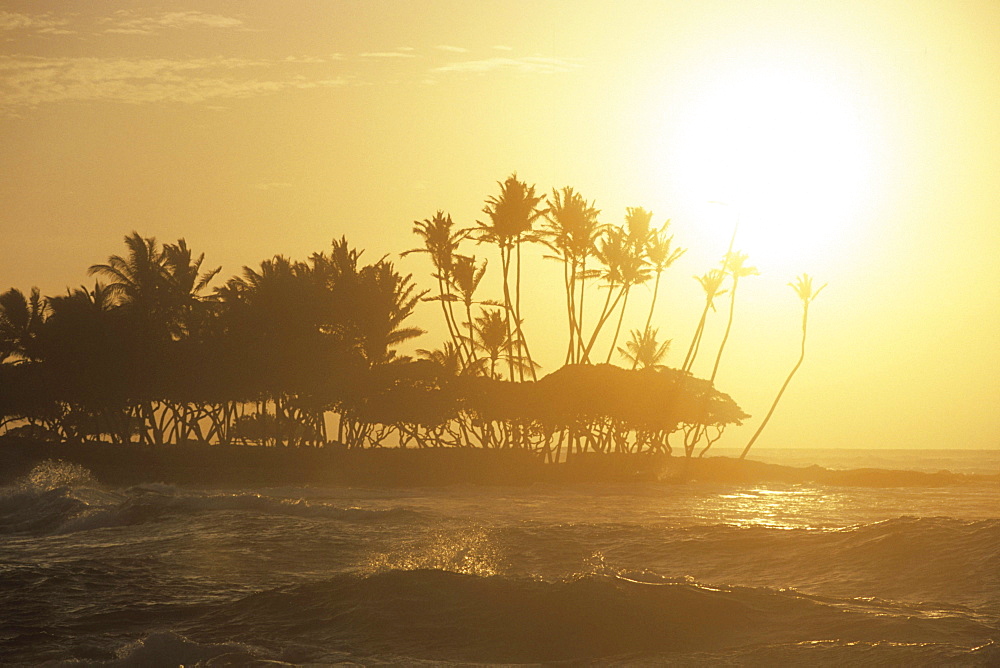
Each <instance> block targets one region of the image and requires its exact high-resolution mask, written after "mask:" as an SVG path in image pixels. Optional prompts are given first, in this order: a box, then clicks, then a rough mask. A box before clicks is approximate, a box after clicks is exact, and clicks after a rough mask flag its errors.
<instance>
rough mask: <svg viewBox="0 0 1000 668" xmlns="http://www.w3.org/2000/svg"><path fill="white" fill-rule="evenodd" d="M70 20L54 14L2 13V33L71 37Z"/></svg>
mask: <svg viewBox="0 0 1000 668" xmlns="http://www.w3.org/2000/svg"><path fill="white" fill-rule="evenodd" d="M69 23H70V20H69V18H68V17H65V16H56V15H55V14H53V13H52V12H45V13H43V14H23V13H15V12H6V11H0V31H11V32H12V31H27V32H34V33H41V34H47V35H69V34H72V33H73V31H72V30H69V29H68V28H67V27H66V26H68V25H69Z"/></svg>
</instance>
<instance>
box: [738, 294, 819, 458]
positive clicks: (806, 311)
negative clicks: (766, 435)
mask: <svg viewBox="0 0 1000 668" xmlns="http://www.w3.org/2000/svg"><path fill="white" fill-rule="evenodd" d="M808 319H809V305H808V303H807V304H806V306H805V308H804V309H803V312H802V350H801V352H800V353H799V361H798V362H796V363H795V366H794V367H792V371H791V373H789V374H788V378H786V379H785V382H784V383H783V384H782V386H781V389H780V390H778V396H776V397H775V398H774V403H772V404H771V409H770V410H768V411H767V415H765V416H764V420H763V421H762V422H761V423H760V426H759V427H757V431H755V432H754V435H753V436H752V437H751V438H750V442H749V443H747V444H746V447H745V448H743V452H741V453H740V459H746V456H747V453H748V452H750V448H751V447H753V444H754V443H756V442H757V438H758V437H759V436H760V434H761V432H762V431H764V427H766V426H767V423H768V422H769V421H770V419H771V416H772V415H774V409H775V408H777V407H778V402H779V401H781V395H783V394H784V393H785V390H786V389H788V384H789V383H790V382H792V376H794V375H795V372H796V371H798V370H799V367H800V366H802V360H804V359H805V357H806V323H807V321H808Z"/></svg>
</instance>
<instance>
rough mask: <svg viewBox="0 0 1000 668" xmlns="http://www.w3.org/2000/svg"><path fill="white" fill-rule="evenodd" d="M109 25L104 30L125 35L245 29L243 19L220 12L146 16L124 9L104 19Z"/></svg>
mask: <svg viewBox="0 0 1000 668" xmlns="http://www.w3.org/2000/svg"><path fill="white" fill-rule="evenodd" d="M102 23H105V24H107V25H109V26H110V27H108V28H106V29H105V31H104V32H108V33H117V34H125V35H148V34H151V33H154V32H158V31H161V30H176V29H184V28H213V29H225V30H232V29H244V28H245V26H244V24H243V21H242V20H240V19H237V18H233V17H230V16H222V15H220V14H206V13H204V12H197V11H186V12H163V13H161V14H156V15H152V16H145V15H142V14H140V13H139V12H137V11H134V10H126V9H122V10H119V11H117V12H115V13H114V15H112V16H110V17H107V18H105V19H103V20H102Z"/></svg>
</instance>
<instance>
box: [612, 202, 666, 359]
mask: <svg viewBox="0 0 1000 668" xmlns="http://www.w3.org/2000/svg"><path fill="white" fill-rule="evenodd" d="M652 220H653V213H652V212H651V211H647V210H646V209H644V208H642V207H641V206H640V207H632V206H630V207H628V208H627V209H626V210H625V229H626V230H627V231H628V234H627V236H626V244H625V249H626V253H625V255H624V262H623V263H622V267H621V271H622V279H623V285H622V289H623V290H624V299H623V300H622V309H621V312H620V313H619V314H618V325H617V326H616V327H615V335H614V337H612V339H611V347H610V348H609V349H608V358H607V359H606V360H605V363H610V362H611V353H612V352H613V351H614V349H615V344H617V343H618V336H619V334H621V331H622V322H623V321H624V320H625V309H626V308H627V307H628V298H629V295H630V294H631V292H632V287H633V286H635V285H640V284H642V283H645V282H646V281H648V280H649V267H648V265H649V260H648V257H647V251H648V249H649V242H650V241H651V239H652V235H653V234H655V231H654V230H651V229H650V224H651V222H652Z"/></svg>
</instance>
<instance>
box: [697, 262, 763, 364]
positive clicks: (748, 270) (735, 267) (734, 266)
mask: <svg viewBox="0 0 1000 668" xmlns="http://www.w3.org/2000/svg"><path fill="white" fill-rule="evenodd" d="M746 261H747V255H746V254H745V253H740V252H735V253H732V252H731V253H726V259H725V261H724V262H723V271H725V272H726V273H727V274H729V275H730V276H732V278H733V287H732V288H731V289H730V290H729V320H728V322H726V333H725V334H724V335H723V336H722V343H720V344H719V352H718V354H717V355H716V356H715V365H714V366H713V367H712V375H711V376H710V377H709V380H710V381H713V382H714V381H715V376H716V374H718V372H719V363H720V362H721V361H722V351H723V350H725V348H726V342H727V341H729V333H730V332H731V331H732V329H733V314H734V312H735V310H736V289H737V288H738V287H739V285H740V279H741V278H745V277H747V276H756V275H757V274H758V273H759V272H758V271H757V268H756V267H748V266H746V265H745V262H746Z"/></svg>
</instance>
